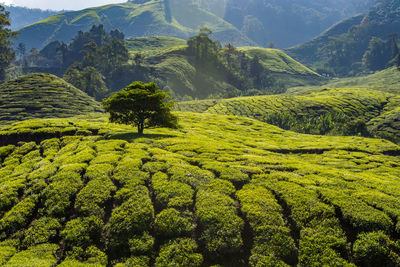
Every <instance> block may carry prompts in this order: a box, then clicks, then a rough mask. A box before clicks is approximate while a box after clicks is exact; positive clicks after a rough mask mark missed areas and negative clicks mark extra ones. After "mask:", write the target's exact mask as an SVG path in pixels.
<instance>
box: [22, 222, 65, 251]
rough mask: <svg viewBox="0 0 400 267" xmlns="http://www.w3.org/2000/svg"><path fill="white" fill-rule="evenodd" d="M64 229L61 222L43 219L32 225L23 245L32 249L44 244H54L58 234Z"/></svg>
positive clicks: (26, 233)
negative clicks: (34, 246)
mask: <svg viewBox="0 0 400 267" xmlns="http://www.w3.org/2000/svg"><path fill="white" fill-rule="evenodd" d="M61 229H62V225H61V224H60V222H59V221H58V220H57V219H55V218H51V217H42V218H40V219H39V220H36V221H34V222H33V223H32V225H31V227H29V229H28V230H27V231H26V232H25V238H24V240H23V245H24V246H26V247H30V246H33V245H38V244H42V243H52V241H53V240H54V238H55V237H56V236H57V234H58V232H59V231H60V230H61Z"/></svg>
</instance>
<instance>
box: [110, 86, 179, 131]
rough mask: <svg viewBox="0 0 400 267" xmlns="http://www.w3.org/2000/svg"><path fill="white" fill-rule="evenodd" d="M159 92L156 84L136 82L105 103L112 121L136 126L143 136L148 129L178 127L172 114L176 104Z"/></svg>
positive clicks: (165, 94)
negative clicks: (145, 129)
mask: <svg viewBox="0 0 400 267" xmlns="http://www.w3.org/2000/svg"><path fill="white" fill-rule="evenodd" d="M166 99H168V94H167V93H165V92H163V91H161V90H158V89H157V85H156V84H155V83H147V84H146V83H142V82H135V83H132V84H131V85H129V86H128V87H126V88H125V89H122V90H121V91H119V92H117V93H114V94H113V95H111V96H110V97H109V98H108V99H106V100H104V101H103V106H104V109H105V110H106V111H107V112H109V113H110V115H111V116H110V121H111V122H116V123H122V124H127V125H134V126H137V128H138V133H139V134H143V130H144V128H148V127H157V126H161V127H170V128H176V127H177V117H176V116H175V115H173V114H172V113H171V109H172V107H173V105H174V102H171V101H168V102H165V101H166Z"/></svg>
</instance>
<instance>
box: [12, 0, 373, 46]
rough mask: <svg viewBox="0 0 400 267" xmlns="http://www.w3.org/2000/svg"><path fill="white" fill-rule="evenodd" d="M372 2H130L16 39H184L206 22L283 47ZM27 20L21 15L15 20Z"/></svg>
mask: <svg viewBox="0 0 400 267" xmlns="http://www.w3.org/2000/svg"><path fill="white" fill-rule="evenodd" d="M375 2H376V0H368V1H361V0H351V1H327V2H326V1H310V0H304V1H293V0H284V1H264V0H251V1H231V0H223V1H215V0H190V1H180V0H165V1H164V0H145V1H142V0H134V1H129V2H127V3H123V4H117V5H107V6H103V7H93V8H89V9H85V10H81V11H74V12H67V13H61V14H59V15H56V16H53V17H51V18H49V19H44V20H42V21H39V22H37V23H34V24H33V25H29V26H27V27H24V28H22V29H21V30H20V36H19V38H18V40H17V42H18V43H19V42H22V43H25V44H26V46H27V47H28V48H30V47H36V48H41V47H43V46H44V45H46V44H47V43H49V42H51V41H54V40H62V41H66V42H68V41H70V40H71V38H72V37H73V36H74V34H75V33H76V32H77V31H79V30H81V31H87V30H88V29H89V28H90V27H91V26H92V25H93V24H104V25H105V27H106V28H107V29H111V28H118V29H119V30H121V31H123V32H124V33H125V34H126V36H127V37H143V36H155V35H161V36H170V37H177V38H183V39H187V38H189V37H190V36H193V35H194V34H195V33H197V31H198V29H199V28H201V27H203V26H207V27H209V28H210V29H212V30H213V31H214V36H213V37H214V38H215V39H217V40H219V41H221V42H222V43H232V44H234V45H241V46H244V45H254V46H262V47H267V46H268V45H270V46H271V45H272V44H274V45H275V46H276V47H279V48H285V47H289V46H293V45H296V44H300V43H303V42H305V41H307V40H309V39H311V38H312V37H314V36H316V35H317V34H319V33H320V32H322V31H324V30H325V29H327V28H328V27H329V26H331V25H332V24H334V23H336V22H338V21H340V20H341V19H344V18H347V17H349V16H353V15H355V14H357V13H360V12H364V11H365V10H367V9H368V8H369V7H371V6H373V5H374V4H375ZM13 12H14V13H15V14H14V17H21V15H19V14H20V13H22V14H24V15H25V17H26V16H27V15H26V14H25V13H26V12H24V11H23V10H13ZM44 14H47V13H44ZM48 14H49V15H52V14H51V12H50V13H48ZM27 17H29V15H28V16H27ZM40 19H43V16H42V17H33V18H32V19H31V20H30V22H31V23H33V21H35V20H36V21H37V20H40ZM25 21H26V22H25ZM27 22H28V20H26V19H24V20H22V22H20V21H18V22H17V23H16V24H17V25H26V24H28V23H27ZM38 33H40V34H41V35H42V36H43V38H40V39H41V40H37V38H35V36H36V34H38Z"/></svg>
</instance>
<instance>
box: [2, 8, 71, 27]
mask: <svg viewBox="0 0 400 267" xmlns="http://www.w3.org/2000/svg"><path fill="white" fill-rule="evenodd" d="M5 8H6V10H7V11H8V12H10V20H11V28H12V29H13V30H17V29H19V28H22V27H25V26H27V25H29V24H32V23H35V22H37V21H39V20H43V19H46V18H48V17H51V16H53V15H56V14H58V13H61V12H64V11H54V10H42V9H38V8H27V7H20V6H5Z"/></svg>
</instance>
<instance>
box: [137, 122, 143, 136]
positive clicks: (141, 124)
mask: <svg viewBox="0 0 400 267" xmlns="http://www.w3.org/2000/svg"><path fill="white" fill-rule="evenodd" d="M143 129H144V123H139V124H138V134H140V135H142V134H143Z"/></svg>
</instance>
